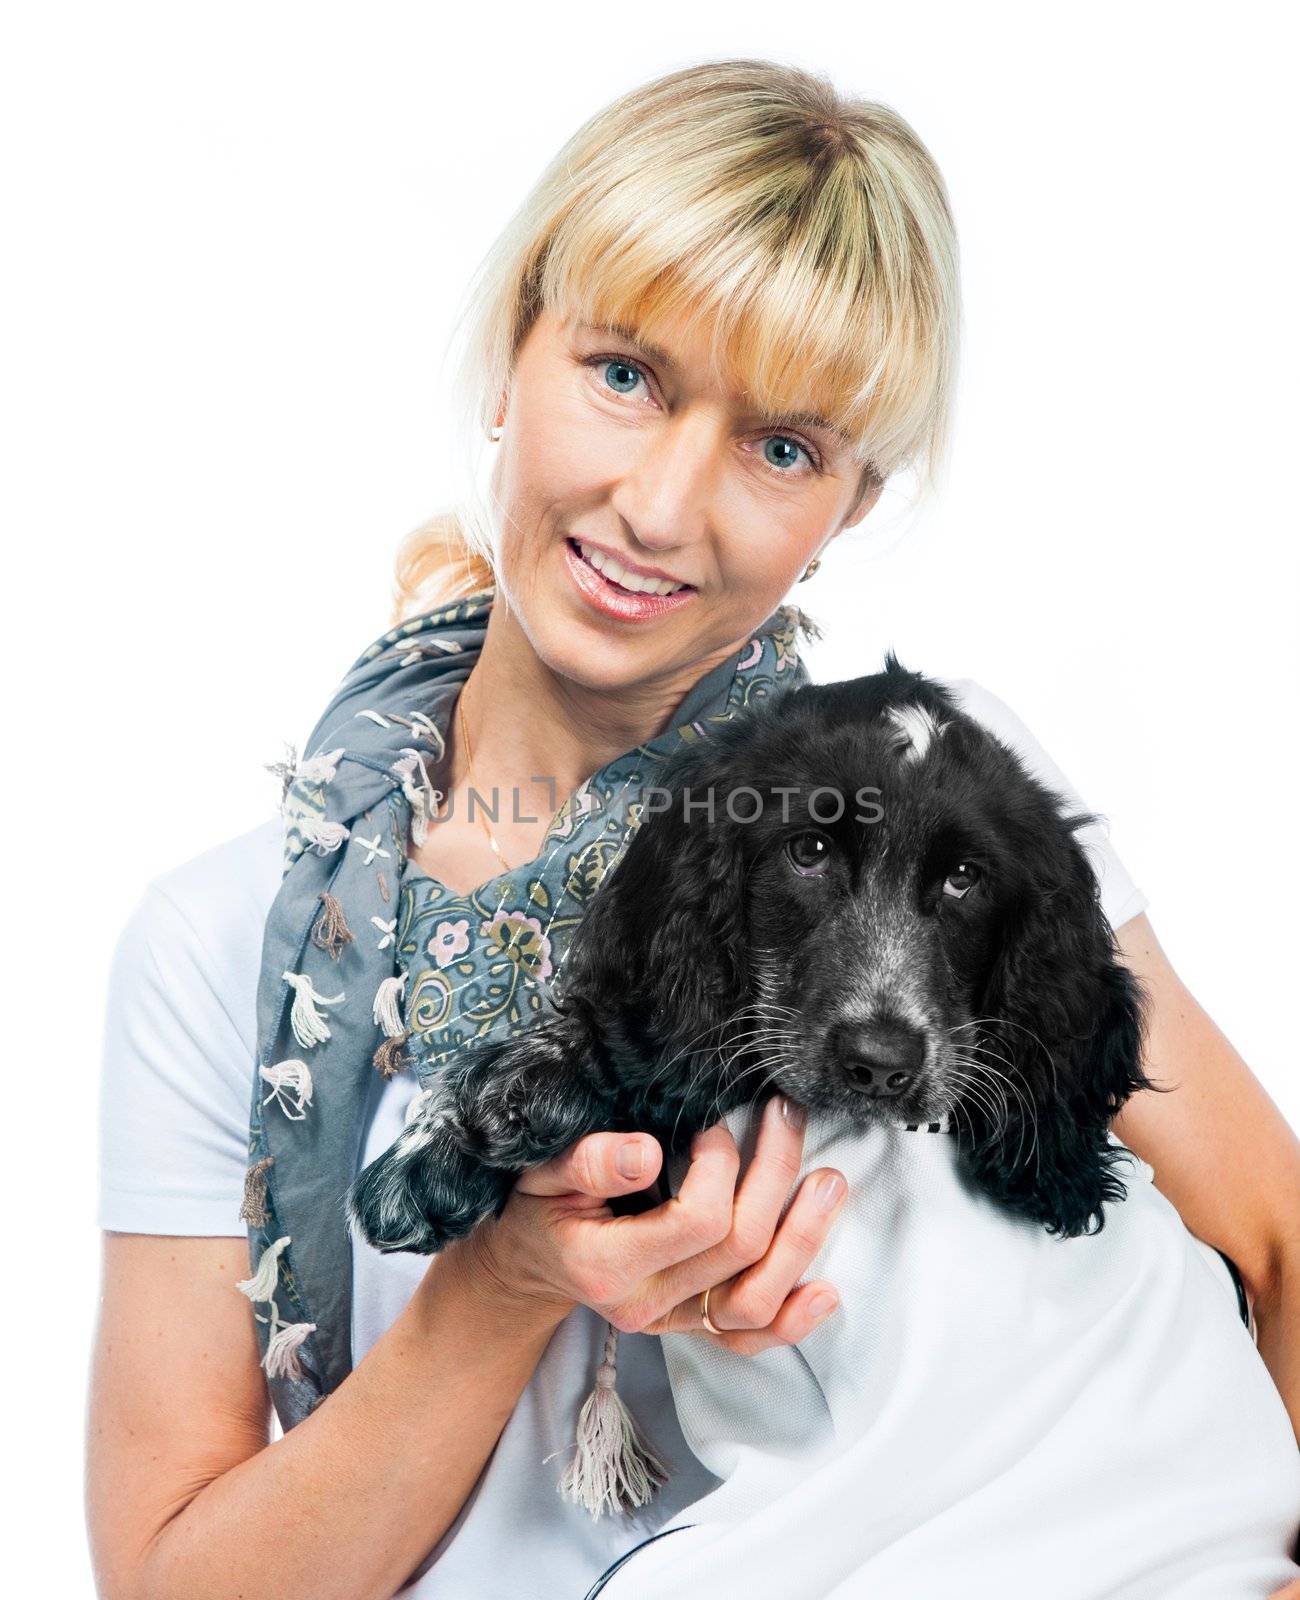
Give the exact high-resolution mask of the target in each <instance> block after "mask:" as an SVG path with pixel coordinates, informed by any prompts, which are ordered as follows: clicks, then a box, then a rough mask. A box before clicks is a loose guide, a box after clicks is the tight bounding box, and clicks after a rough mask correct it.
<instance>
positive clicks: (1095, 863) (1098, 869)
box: [944, 678, 1148, 928]
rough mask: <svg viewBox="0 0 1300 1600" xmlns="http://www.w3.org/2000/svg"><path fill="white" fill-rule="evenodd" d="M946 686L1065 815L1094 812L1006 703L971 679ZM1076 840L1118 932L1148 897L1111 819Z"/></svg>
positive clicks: (1094, 824) (1082, 832)
mask: <svg viewBox="0 0 1300 1600" xmlns="http://www.w3.org/2000/svg"><path fill="white" fill-rule="evenodd" d="M944 686H945V688H947V689H949V690H950V691H951V692H952V694H953V695H954V696H955V697H956V699H957V702H958V704H959V705H960V706H961V709H962V710H963V711H965V712H966V713H967V715H968V716H971V717H974V719H975V720H976V721H977V722H979V723H981V724H982V725H983V726H984V727H986V728H987V729H988V730H989V732H990V733H992V734H993V735H994V736H995V737H997V738H998V739H1000V740H1001V741H1002V743H1003V744H1005V745H1006V746H1007V747H1008V748H1009V749H1010V750H1011V751H1013V752H1014V754H1016V755H1018V756H1019V757H1020V759H1021V760H1022V761H1023V762H1024V764H1025V766H1026V767H1027V768H1028V769H1029V771H1030V772H1031V773H1032V774H1033V776H1034V777H1036V778H1037V779H1038V780H1039V781H1040V782H1041V783H1044V784H1046V786H1047V787H1048V788H1049V789H1051V790H1053V791H1054V792H1055V793H1056V794H1058V795H1059V796H1060V797H1061V801H1062V807H1063V811H1064V812H1065V813H1067V814H1071V815H1073V814H1077V813H1079V812H1092V811H1094V810H1095V808H1094V807H1092V806H1090V805H1088V804H1087V803H1086V802H1085V801H1084V800H1083V798H1082V796H1081V795H1080V794H1079V791H1078V790H1077V789H1076V788H1075V787H1074V785H1073V784H1072V783H1071V782H1070V780H1069V779H1068V778H1067V777H1066V775H1065V774H1064V773H1063V772H1062V771H1061V769H1060V767H1058V766H1057V764H1056V763H1055V762H1054V761H1053V760H1052V758H1051V757H1050V756H1049V755H1048V754H1047V752H1046V751H1045V750H1044V749H1043V747H1042V745H1040V744H1039V742H1038V740H1037V739H1035V737H1034V736H1033V734H1032V733H1030V731H1029V729H1028V728H1027V727H1026V726H1025V725H1024V723H1023V722H1022V721H1021V720H1020V718H1019V717H1018V716H1017V715H1016V714H1015V712H1014V711H1012V709H1011V707H1010V706H1008V705H1007V704H1006V702H1005V701H1003V700H999V699H998V697H997V695H995V694H993V693H991V692H990V691H989V690H988V689H986V688H984V686H983V685H982V684H979V683H976V682H975V681H974V680H973V679H971V678H957V679H952V680H949V681H947V682H946V683H945V685H944ZM1075 838H1076V839H1078V841H1079V843H1080V845H1081V846H1082V847H1083V850H1084V853H1085V854H1086V855H1087V857H1088V861H1089V863H1090V865H1091V866H1092V870H1093V873H1094V874H1095V876H1096V879H1097V885H1098V888H1099V890H1100V898H1101V907H1102V910H1103V911H1104V912H1105V914H1106V919H1107V921H1108V922H1109V923H1110V925H1111V927H1112V928H1121V927H1123V925H1124V924H1125V923H1126V922H1129V921H1131V920H1132V918H1134V917H1136V916H1138V915H1140V913H1141V912H1143V911H1145V910H1146V908H1147V904H1148V902H1147V897H1146V895H1145V894H1144V893H1143V892H1142V890H1141V889H1140V888H1139V887H1138V885H1137V884H1136V883H1135V882H1134V880H1133V878H1132V877H1131V875H1130V874H1129V871H1128V868H1127V867H1125V865H1124V863H1123V862H1122V861H1121V860H1120V858H1119V854H1118V852H1117V851H1116V849H1115V846H1114V845H1113V844H1112V843H1111V839H1110V822H1109V819H1108V818H1107V817H1106V816H1104V815H1100V819H1099V820H1098V821H1097V822H1092V823H1089V824H1088V825H1087V826H1086V827H1082V828H1079V829H1077V830H1076V832H1075Z"/></svg>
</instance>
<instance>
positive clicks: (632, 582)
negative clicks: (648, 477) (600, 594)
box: [566, 536, 695, 598]
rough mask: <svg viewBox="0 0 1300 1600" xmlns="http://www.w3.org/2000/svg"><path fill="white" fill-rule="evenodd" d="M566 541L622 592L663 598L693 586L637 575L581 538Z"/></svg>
mask: <svg viewBox="0 0 1300 1600" xmlns="http://www.w3.org/2000/svg"><path fill="white" fill-rule="evenodd" d="M566 542H567V544H568V546H569V549H570V550H572V551H573V553H574V555H575V556H577V558H578V560H579V561H581V562H583V563H584V564H585V565H586V566H588V567H590V568H591V569H592V570H593V571H594V572H598V573H600V575H601V577H602V578H603V579H604V580H605V582H606V583H608V584H609V585H610V586H611V587H612V588H614V589H618V590H621V591H622V593H624V594H630V595H654V596H657V597H660V598H664V597H666V596H668V595H672V594H683V593H685V592H686V591H687V590H689V589H693V588H694V587H695V585H694V584H691V583H672V582H670V581H668V580H667V579H665V578H642V577H639V576H638V575H637V574H636V573H635V572H629V571H628V570H627V569H626V568H625V567H623V566H621V565H620V564H619V563H618V562H617V561H616V560H615V559H614V558H613V556H607V555H606V554H605V553H604V551H602V550H597V549H595V548H594V546H592V545H588V544H583V543H582V541H581V540H579V539H575V538H573V537H572V536H569V537H568V539H567V540H566Z"/></svg>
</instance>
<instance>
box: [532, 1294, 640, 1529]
mask: <svg viewBox="0 0 1300 1600" xmlns="http://www.w3.org/2000/svg"><path fill="white" fill-rule="evenodd" d="M617 1349H618V1329H617V1328H616V1327H615V1326H614V1324H613V1323H612V1322H611V1323H610V1324H609V1326H608V1328H607V1330H606V1333H605V1359H604V1360H603V1361H602V1362H601V1364H600V1366H599V1367H598V1368H597V1369H596V1386H595V1388H594V1389H593V1390H592V1391H591V1393H590V1394H589V1395H588V1396H587V1398H586V1400H585V1401H584V1402H583V1405H582V1410H581V1412H579V1414H578V1433H577V1439H576V1446H577V1454H576V1455H575V1456H574V1458H573V1461H572V1462H571V1463H570V1464H569V1467H568V1469H567V1470H566V1472H565V1474H564V1476H563V1477H562V1478H561V1479H560V1483H559V1492H560V1494H561V1495H562V1496H563V1497H564V1499H566V1500H569V1501H571V1502H572V1503H573V1504H574V1505H580V1506H583V1507H585V1509H586V1510H587V1511H589V1512H590V1513H591V1517H592V1520H593V1521H595V1520H596V1518H597V1517H600V1516H602V1515H604V1514H605V1513H606V1512H610V1511H630V1510H632V1509H633V1507H635V1506H643V1505H645V1503H646V1501H647V1500H649V1499H650V1498H651V1496H652V1495H653V1494H654V1492H655V1490H656V1489H659V1488H661V1487H662V1486H663V1485H664V1484H665V1483H667V1482H668V1469H667V1467H665V1466H664V1464H663V1462H662V1461H660V1460H659V1458H658V1457H657V1456H656V1455H655V1454H654V1452H653V1451H652V1450H651V1449H650V1447H649V1445H648V1444H646V1442H645V1440H644V1439H643V1438H642V1437H641V1434H640V1433H639V1431H638V1429H637V1425H636V1423H635V1422H634V1421H633V1420H632V1415H631V1413H630V1412H629V1411H628V1409H627V1407H626V1406H625V1405H624V1403H623V1398H622V1396H621V1395H620V1394H619V1392H618V1390H617V1389H616V1388H615V1387H614V1385H615V1382H616V1380H617V1377H618V1372H617V1368H616V1366H615V1359H614V1358H615V1354H616V1352H617ZM557 1453H558V1452H557ZM546 1459H547V1460H548V1461H549V1460H550V1459H551V1458H550V1456H548V1457H547V1458H546Z"/></svg>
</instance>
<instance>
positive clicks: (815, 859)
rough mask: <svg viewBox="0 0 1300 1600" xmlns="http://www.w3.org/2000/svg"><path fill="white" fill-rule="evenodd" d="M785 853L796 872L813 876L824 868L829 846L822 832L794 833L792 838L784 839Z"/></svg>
mask: <svg viewBox="0 0 1300 1600" xmlns="http://www.w3.org/2000/svg"><path fill="white" fill-rule="evenodd" d="M785 853H786V855H787V856H789V858H790V864H791V866H793V867H794V870H795V871H796V872H798V873H802V875H803V876H804V877H805V878H815V877H816V876H817V874H818V873H819V872H824V871H825V870H826V863H827V862H828V861H829V860H830V858H831V847H830V843H829V841H828V840H827V839H826V837H825V835H823V834H820V833H796V834H795V836H794V838H793V839H787V840H786V846H785Z"/></svg>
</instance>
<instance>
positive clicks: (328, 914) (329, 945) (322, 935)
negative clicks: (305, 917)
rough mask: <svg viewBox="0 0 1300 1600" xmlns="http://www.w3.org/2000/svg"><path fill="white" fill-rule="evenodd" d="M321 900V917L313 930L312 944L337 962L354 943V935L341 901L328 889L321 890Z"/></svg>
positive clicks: (317, 919)
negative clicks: (348, 946)
mask: <svg viewBox="0 0 1300 1600" xmlns="http://www.w3.org/2000/svg"><path fill="white" fill-rule="evenodd" d="M320 900H321V910H320V915H319V916H318V917H317V918H316V922H315V925H314V926H313V928H312V930H311V942H312V943H313V944H314V945H315V946H316V948H317V949H318V950H323V951H324V952H325V953H326V955H328V956H329V957H330V959H331V960H333V961H337V960H338V958H339V956H340V955H341V954H342V953H343V950H344V948H345V947H346V946H347V945H350V944H351V943H352V940H353V938H354V935H353V932H352V929H351V928H349V927H348V919H347V918H346V917H345V916H344V914H343V907H342V905H341V904H340V903H339V901H338V900H336V899H335V898H334V896H333V895H332V894H330V893H329V891H328V890H326V889H322V890H321V892H320Z"/></svg>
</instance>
